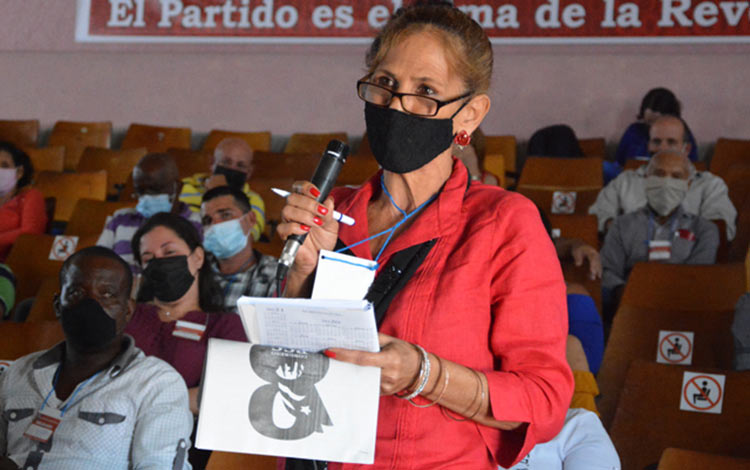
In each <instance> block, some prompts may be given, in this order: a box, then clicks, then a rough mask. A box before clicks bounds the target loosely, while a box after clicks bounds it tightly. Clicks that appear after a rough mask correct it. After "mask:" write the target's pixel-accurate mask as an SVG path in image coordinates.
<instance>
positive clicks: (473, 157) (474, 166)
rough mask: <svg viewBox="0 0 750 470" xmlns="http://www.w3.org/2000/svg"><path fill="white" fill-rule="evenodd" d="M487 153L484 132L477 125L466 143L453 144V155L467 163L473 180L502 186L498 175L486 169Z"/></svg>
mask: <svg viewBox="0 0 750 470" xmlns="http://www.w3.org/2000/svg"><path fill="white" fill-rule="evenodd" d="M486 154H487V146H486V140H485V138H484V132H482V129H480V128H478V127H477V130H475V131H474V132H472V134H471V141H470V142H469V143H468V144H466V145H459V144H456V143H454V144H453V155H454V156H456V157H457V158H458V159H459V160H461V161H462V162H463V164H464V165H466V169H467V170H469V175H470V176H471V180H472V181H480V182H482V183H484V184H490V185H493V186H500V179H499V178H498V177H497V175H495V174H493V173H491V172H489V171H487V170H485V169H484V157H485V156H486Z"/></svg>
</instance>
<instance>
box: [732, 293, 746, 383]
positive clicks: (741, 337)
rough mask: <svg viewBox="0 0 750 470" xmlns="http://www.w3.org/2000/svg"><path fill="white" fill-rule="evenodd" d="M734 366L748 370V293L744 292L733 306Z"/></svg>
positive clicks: (736, 368)
mask: <svg viewBox="0 0 750 470" xmlns="http://www.w3.org/2000/svg"><path fill="white" fill-rule="evenodd" d="M732 336H733V337H734V368H735V370H750V293H745V295H743V296H742V297H740V300H739V301H738V302H737V306H736V307H735V308H734V321H733V322H732Z"/></svg>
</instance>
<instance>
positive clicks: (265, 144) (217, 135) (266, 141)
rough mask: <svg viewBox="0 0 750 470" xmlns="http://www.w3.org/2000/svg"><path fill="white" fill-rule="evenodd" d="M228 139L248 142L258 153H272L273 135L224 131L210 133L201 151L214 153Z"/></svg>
mask: <svg viewBox="0 0 750 470" xmlns="http://www.w3.org/2000/svg"><path fill="white" fill-rule="evenodd" d="M227 137H236V138H239V139H242V140H244V141H245V142H247V145H249V146H250V148H252V149H253V150H255V151H256V152H258V151H263V152H270V151H271V133H270V132H269V131H265V132H235V131H222V130H219V129H214V130H212V131H211V132H209V133H208V136H207V137H206V140H205V141H204V142H203V146H202V147H201V150H202V151H204V152H208V153H213V152H214V149H215V148H216V146H217V145H218V144H219V142H221V141H222V140H224V139H226V138H227Z"/></svg>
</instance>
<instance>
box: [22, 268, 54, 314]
mask: <svg viewBox="0 0 750 470" xmlns="http://www.w3.org/2000/svg"><path fill="white" fill-rule="evenodd" d="M59 292H60V280H59V279H58V278H57V277H47V278H44V280H43V281H42V283H41V284H40V285H39V289H38V290H37V291H36V295H35V296H34V303H33V304H32V305H31V311H29V316H28V317H26V321H27V322H37V321H57V317H56V316H55V308H54V306H53V302H54V300H55V294H58V293H59Z"/></svg>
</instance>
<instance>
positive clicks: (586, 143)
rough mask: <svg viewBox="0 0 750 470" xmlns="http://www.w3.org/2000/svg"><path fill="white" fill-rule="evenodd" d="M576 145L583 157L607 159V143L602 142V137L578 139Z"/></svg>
mask: <svg viewBox="0 0 750 470" xmlns="http://www.w3.org/2000/svg"><path fill="white" fill-rule="evenodd" d="M578 145H579V146H580V147H581V151H582V152H583V156H584V157H596V158H601V159H603V160H606V159H607V141H606V140H604V137H594V138H591V139H578Z"/></svg>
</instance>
